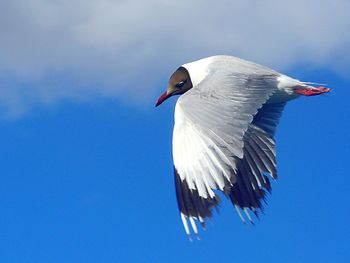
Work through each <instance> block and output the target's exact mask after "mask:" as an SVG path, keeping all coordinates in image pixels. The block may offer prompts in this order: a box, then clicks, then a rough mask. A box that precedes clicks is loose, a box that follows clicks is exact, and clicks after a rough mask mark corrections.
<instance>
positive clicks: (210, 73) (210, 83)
mask: <svg viewBox="0 0 350 263" xmlns="http://www.w3.org/2000/svg"><path fill="white" fill-rule="evenodd" d="M314 85H316V86H319V85H321V86H319V87H315V86H314ZM322 85H324V84H318V83H312V82H302V81H299V80H297V79H293V78H291V77H288V76H286V75H283V74H281V73H278V72H276V71H274V70H272V69H270V68H268V67H265V66H262V65H259V64H256V63H253V62H250V61H246V60H243V59H240V58H237V57H233V56H224V55H220V56H211V57H207V58H203V59H200V60H197V61H194V62H190V63H186V64H184V65H182V66H180V67H179V68H178V69H177V70H176V71H175V72H174V73H173V74H172V75H171V77H170V79H169V83H168V88H167V90H166V91H165V92H164V94H162V95H161V96H160V97H159V99H158V100H157V102H156V107H157V106H159V105H160V104H162V103H163V102H164V101H165V100H166V99H168V98H169V97H172V96H174V95H181V96H180V97H179V98H178V100H177V102H176V106H175V125H174V130H173V141H172V146H173V149H172V150H173V161H174V175H175V188H176V197H177V203H178V207H179V211H180V216H181V219H182V223H183V226H184V229H185V232H186V234H187V235H188V237H189V238H190V239H191V232H192V233H194V234H195V235H196V236H197V238H199V235H198V228H197V225H199V224H200V225H201V226H202V227H203V229H205V222H206V220H207V219H208V218H211V217H212V213H213V209H214V208H216V209H218V205H219V204H220V198H219V196H218V193H219V192H222V193H223V195H224V196H226V197H227V198H228V199H229V200H230V201H231V202H232V204H233V206H234V208H235V210H236V211H237V214H238V215H239V217H240V219H241V220H242V221H243V222H244V223H245V222H247V221H250V222H251V223H252V224H253V219H252V215H251V214H255V216H256V217H257V218H259V213H260V212H262V209H263V203H266V193H267V192H271V184H270V180H269V177H271V178H272V179H277V170H276V149H275V139H274V134H275V131H276V127H277V125H278V123H279V119H280V117H281V114H282V111H283V109H284V107H285V105H286V103H287V102H288V101H290V100H293V99H295V98H298V97H300V96H314V95H319V94H323V93H327V92H329V91H330V89H329V88H326V87H324V86H322Z"/></svg>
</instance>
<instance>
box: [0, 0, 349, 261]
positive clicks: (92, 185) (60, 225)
mask: <svg viewBox="0 0 350 263" xmlns="http://www.w3.org/2000/svg"><path fill="white" fill-rule="evenodd" d="M25 3H26V2H24V1H3V2H2V3H1V4H0V10H1V11H0V13H1V15H0V21H1V23H0V37H1V39H2V41H1V43H0V46H1V51H0V55H1V56H2V58H3V59H2V60H1V62H0V84H1V85H0V86H1V87H0V95H1V98H0V109H1V112H0V113H1V115H0V116H1V118H0V158H1V165H0V174H1V179H2V180H1V184H0V207H1V215H0V261H1V262H4V263H7V262H9V263H10V262H11V263H12V262H15V263H17V262H19V263H22V262H23V263H24V262H26V263H27V262H50V263H51V262H53V263H54V262H179V261H181V262H221V261H226V262H276V263H277V262H287V263H288V262H349V261H350V251H349V249H348V247H349V245H348V244H349V241H350V227H349V222H348V220H349V219H348V217H349V212H348V209H347V206H348V203H349V201H350V197H349V195H348V188H349V187H348V185H349V184H350V178H349V175H348V169H347V167H346V165H347V163H348V156H349V155H350V140H349V139H350V138H349V132H348V131H349V129H350V124H349V117H350V107H349V101H348V98H349V95H350V91H349V86H350V78H349V76H348V72H349V69H350V53H349V51H348V45H349V44H350V38H349V34H345V33H344V32H345V29H346V30H348V26H349V25H350V23H349V21H350V19H349V18H348V16H347V15H345V12H343V10H348V9H346V8H347V7H348V5H349V4H348V3H347V2H346V1H332V2H330V1H322V3H323V4H322V5H316V1H310V2H308V3H303V2H301V1H295V2H294V4H292V3H287V2H286V3H285V4H286V5H287V7H286V8H285V9H283V10H284V11H283V13H282V14H281V13H277V14H276V16H277V18H276V21H275V22H274V23H276V22H278V23H277V24H276V27H274V28H275V30H271V25H272V24H271V23H272V22H273V21H272V20H271V18H270V17H271V16H269V14H270V15H271V14H272V11H271V9H269V7H270V6H275V7H276V6H277V7H281V6H279V5H281V4H278V3H276V2H275V1H266V4H265V5H263V6H262V5H259V4H258V3H257V2H254V1H252V2H249V3H241V2H239V1H234V2H232V3H231V2H230V3H226V4H227V8H223V7H220V6H213V4H211V3H209V2H208V3H204V4H201V5H200V6H199V4H198V3H197V2H196V1H188V2H186V3H187V4H185V2H181V1H180V2H178V3H177V4H170V3H168V4H164V3H163V4H162V3H161V2H159V1H151V2H150V3H151V4H150V6H149V5H148V6H145V7H144V8H141V10H142V11H137V10H139V9H137V10H135V6H137V3H136V2H135V1H130V2H128V3H126V2H122V3H119V2H112V1H100V2H99V3H95V4H87V5H84V4H83V1H74V2H73V3H72V4H70V2H68V1H64V0H63V1H58V2H56V4H55V5H54V4H53V3H52V2H50V1H43V0H42V1H39V0H38V1H31V2H30V3H29V4H28V3H27V4H25ZM233 3H234V4H233ZM317 3H318V2H317ZM68 4H69V6H70V8H68V9H67V8H66V7H67V5H68ZM313 4H315V5H313ZM1 5H2V8H1ZM253 6H254V8H251V7H253ZM156 7H158V8H156ZM170 7H171V8H172V11H171V12H172V13H175V14H176V16H175V18H176V20H175V21H172V20H171V19H169V14H167V13H166V11H167V10H169V8H170ZM188 8H190V10H191V11H192V13H193V16H191V18H189V17H188V16H185V15H184V16H183V17H182V14H186V12H184V11H185V10H186V9H188ZM230 8H231V9H232V10H234V11H232V12H234V13H235V14H236V16H234V17H232V16H229V17H225V16H224V15H220V12H223V14H226V12H228V11H226V10H227V9H230ZM66 10H67V11H66ZM244 10H251V12H252V14H249V15H247V16H248V18H253V17H254V19H255V20H249V21H250V22H249V21H245V23H242V22H241V23H239V21H242V20H240V19H242V17H245V16H243V15H241V14H240V13H241V11H244ZM279 10H282V9H279ZM286 10H288V11H286ZM294 10H301V11H300V12H299V13H298V14H297V15H296V14H295V13H296V12H293V11H294ZM24 11H26V12H24ZM209 11H210V12H213V15H212V17H211V19H205V20H203V21H205V22H204V25H203V24H202V26H200V25H195V23H191V22H193V21H195V18H196V19H204V18H205V14H206V13H209ZM102 14H103V15H102ZM122 14H123V16H121V15H122ZM221 14H222V13H221ZM274 14H275V13H274ZM128 15H129V16H128ZM179 16H180V17H179ZM128 17H132V18H133V19H130V21H128ZM136 18H138V19H139V20H137V21H139V22H137V21H136V20H135V19H136ZM151 18H153V19H151ZM307 18H308V19H307ZM324 18H327V19H324ZM191 19H192V20H191ZM125 21H128V22H129V23H127V24H123V22H125ZM145 21H147V23H148V24H147V23H145ZM315 21H317V23H316V22H315ZM186 22H187V23H189V26H188V28H187V29H188V30H187V31H185V32H184V31H183V26H184V25H185V23H186ZM257 22H258V23H257ZM120 24H123V25H124V27H123V26H120ZM228 25H229V26H228ZM282 25H283V27H282ZM204 28H206V29H208V28H211V29H212V31H213V32H214V33H213V32H211V33H208V32H206V30H204ZM283 28H284V30H282V29H283ZM102 29H104V30H102ZM191 30H193V31H192V32H194V33H191ZM188 31H190V32H188ZM183 32H184V33H183ZM346 32H347V31H346ZM215 34H217V35H218V36H219V35H220V36H223V38H222V39H221V38H215ZM150 36H152V37H150ZM24 40H25V41H24ZM58 41H61V42H58ZM258 43H261V44H258ZM39 44H40V45H39ZM166 44H170V47H169V45H166ZM345 47H346V48H345ZM218 53H225V54H231V55H237V56H241V57H243V58H248V59H252V60H254V61H258V62H260V63H264V64H266V65H268V66H270V67H273V68H274V69H277V70H279V71H282V72H284V73H286V74H288V75H290V76H292V77H296V78H298V79H301V80H305V81H315V82H321V83H327V84H328V86H329V87H331V88H333V91H332V92H331V93H330V94H327V95H325V96H318V97H311V98H301V99H298V100H295V101H292V102H291V103H289V104H288V105H287V107H286V110H285V111H284V114H283V117H282V120H281V123H280V125H279V127H278V130H277V134H276V140H277V151H278V157H277V160H278V171H279V180H278V181H276V182H273V185H272V187H273V190H272V195H270V196H269V198H268V202H269V204H268V206H266V209H265V215H264V216H262V218H261V219H260V220H259V221H258V222H257V223H256V225H255V226H254V227H253V226H246V225H243V224H242V223H241V222H240V220H239V218H238V216H237V215H236V213H235V211H234V209H233V208H232V207H231V205H230V203H229V202H228V201H226V200H224V198H222V199H223V202H222V205H221V208H220V214H219V215H218V214H214V217H213V220H212V223H208V227H207V231H205V232H201V238H202V240H201V241H199V242H198V241H195V242H189V241H188V239H187V237H186V235H185V233H184V230H183V227H182V224H181V220H180V218H179V214H178V210H177V205H176V198H175V191H174V179H173V167H172V157H171V135H172V126H173V108H174V104H175V98H172V99H170V100H168V101H167V102H166V103H164V104H162V106H161V107H159V108H157V109H156V108H154V102H155V100H156V99H157V98H158V95H160V94H161V92H162V91H163V90H164V89H165V87H166V83H167V79H168V77H169V76H170V74H171V73H172V71H173V70H174V69H176V68H177V67H178V66H179V65H180V64H182V63H185V62H188V61H191V60H193V59H196V58H201V57H204V56H207V55H213V54H218Z"/></svg>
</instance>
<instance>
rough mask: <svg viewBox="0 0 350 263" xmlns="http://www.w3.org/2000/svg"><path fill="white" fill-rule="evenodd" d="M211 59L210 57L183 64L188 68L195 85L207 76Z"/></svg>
mask: <svg viewBox="0 0 350 263" xmlns="http://www.w3.org/2000/svg"><path fill="white" fill-rule="evenodd" d="M211 60H212V59H211V58H210V57H209V58H204V59H200V60H197V61H194V62H190V63H186V64H184V65H182V66H183V67H184V68H185V69H187V70H188V73H189V74H190V78H191V81H192V84H193V86H197V85H198V84H199V83H200V82H201V81H202V80H203V79H204V78H205V77H206V76H207V74H208V65H209V64H210V63H211Z"/></svg>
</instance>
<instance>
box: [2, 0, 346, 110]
mask: <svg viewBox="0 0 350 263" xmlns="http://www.w3.org/2000/svg"><path fill="white" fill-rule="evenodd" d="M349 10H350V2H349V1H347V0H332V1H331V0H323V1H317V0H309V1H305V0H296V1H277V0H266V1H258V0H249V1H237V0H236V1H228V0H224V1H220V2H215V1H199V0H189V1H184V0H180V1H160V0H149V1H143V2H142V1H136V0H129V1H112V0H101V1H82V0H77V1H68V0H57V1H49V0H32V1H25V0H22V1H21V0H3V1H1V3H0V39H1V41H0V95H1V96H0V106H1V108H3V109H5V110H10V111H11V112H22V111H25V110H26V109H27V108H28V107H31V106H32V105H35V104H37V103H44V104H51V103H55V102H57V101H60V100H61V99H74V100H76V99H79V100H89V99H93V98H95V96H109V97H110V96H115V97H118V98H120V99H122V100H125V99H128V100H130V101H133V102H138V103H139V102H140V103H142V100H145V98H146V99H147V98H151V97H152V96H155V94H156V91H157V90H159V87H160V85H161V84H162V83H165V82H166V80H167V77H168V75H169V74H170V73H171V71H172V70H173V69H174V68H176V67H177V66H178V65H179V64H182V63H184V62H188V61H190V60H194V59H197V58H200V57H204V56H209V55H213V54H232V55H237V56H241V57H244V58H247V59H252V60H255V61H258V62H260V63H264V64H267V65H269V66H272V67H277V68H278V69H285V70H286V69H287V68H288V67H293V66H295V65H297V64H298V63H308V64H310V65H312V66H315V67H328V68H331V69H337V70H340V71H343V72H345V71H348V70H349V69H350V52H349V51H348V47H349V46H350V34H349V33H348V30H349V26H350V16H349V15H348V11H349ZM147 102H148V101H147Z"/></svg>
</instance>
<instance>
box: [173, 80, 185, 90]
mask: <svg viewBox="0 0 350 263" xmlns="http://www.w3.org/2000/svg"><path fill="white" fill-rule="evenodd" d="M184 85H185V81H180V82H179V83H177V84H175V87H176V88H178V89H181V88H182V87H183V86H184Z"/></svg>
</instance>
